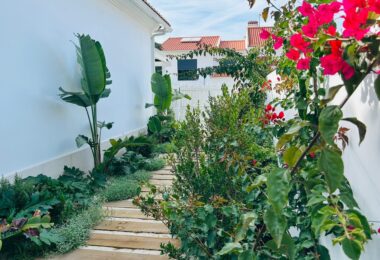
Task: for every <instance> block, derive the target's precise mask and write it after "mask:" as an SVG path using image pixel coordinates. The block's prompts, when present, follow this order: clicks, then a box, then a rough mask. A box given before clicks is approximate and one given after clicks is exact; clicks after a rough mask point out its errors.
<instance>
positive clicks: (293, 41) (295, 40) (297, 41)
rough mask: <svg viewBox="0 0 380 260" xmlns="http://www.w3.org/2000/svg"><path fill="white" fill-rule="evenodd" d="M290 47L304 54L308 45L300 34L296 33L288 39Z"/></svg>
mask: <svg viewBox="0 0 380 260" xmlns="http://www.w3.org/2000/svg"><path fill="white" fill-rule="evenodd" d="M290 45H291V46H292V47H294V48H297V49H298V50H300V51H302V52H305V51H306V49H307V47H309V45H310V43H309V42H307V41H305V39H304V38H303V37H302V34H300V33H296V34H293V35H292V36H291V37H290Z"/></svg>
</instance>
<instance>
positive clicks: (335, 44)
mask: <svg viewBox="0 0 380 260" xmlns="http://www.w3.org/2000/svg"><path fill="white" fill-rule="evenodd" d="M329 44H330V46H331V53H332V54H334V55H336V56H341V55H342V41H340V40H333V41H329Z"/></svg>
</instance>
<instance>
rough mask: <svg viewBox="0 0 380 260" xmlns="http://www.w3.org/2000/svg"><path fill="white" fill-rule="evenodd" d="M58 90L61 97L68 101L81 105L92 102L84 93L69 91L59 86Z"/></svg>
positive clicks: (84, 105)
mask: <svg viewBox="0 0 380 260" xmlns="http://www.w3.org/2000/svg"><path fill="white" fill-rule="evenodd" d="M59 90H60V91H61V93H60V94H59V96H60V97H61V99H62V100H64V101H66V102H68V103H72V104H75V105H78V106H81V107H88V106H91V105H92V104H93V103H92V100H90V99H89V98H88V97H87V95H86V94H84V93H80V92H70V91H66V90H64V89H63V88H59Z"/></svg>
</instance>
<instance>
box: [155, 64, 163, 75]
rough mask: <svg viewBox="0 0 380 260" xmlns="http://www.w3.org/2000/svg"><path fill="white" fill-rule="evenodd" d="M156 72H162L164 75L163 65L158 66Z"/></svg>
mask: <svg viewBox="0 0 380 260" xmlns="http://www.w3.org/2000/svg"><path fill="white" fill-rule="evenodd" d="M155 70H156V73H158V74H161V75H162V66H156V69H155Z"/></svg>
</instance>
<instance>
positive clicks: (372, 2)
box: [368, 0, 380, 14]
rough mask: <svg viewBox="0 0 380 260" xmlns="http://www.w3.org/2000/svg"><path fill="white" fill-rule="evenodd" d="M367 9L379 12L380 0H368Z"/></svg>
mask: <svg viewBox="0 0 380 260" xmlns="http://www.w3.org/2000/svg"><path fill="white" fill-rule="evenodd" d="M368 6H369V10H371V11H372V12H375V13H377V14H380V0H368Z"/></svg>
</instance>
